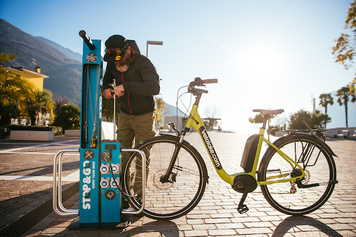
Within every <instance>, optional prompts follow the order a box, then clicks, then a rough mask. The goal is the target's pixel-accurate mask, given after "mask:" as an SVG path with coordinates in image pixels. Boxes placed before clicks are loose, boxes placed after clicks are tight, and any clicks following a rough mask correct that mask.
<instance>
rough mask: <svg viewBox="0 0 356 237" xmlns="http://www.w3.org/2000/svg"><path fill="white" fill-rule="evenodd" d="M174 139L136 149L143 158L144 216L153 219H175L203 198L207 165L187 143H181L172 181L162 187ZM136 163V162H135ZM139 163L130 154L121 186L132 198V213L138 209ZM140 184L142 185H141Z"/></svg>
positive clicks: (161, 139) (158, 140) (153, 140)
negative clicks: (143, 153)
mask: <svg viewBox="0 0 356 237" xmlns="http://www.w3.org/2000/svg"><path fill="white" fill-rule="evenodd" d="M177 139H178V137H176V136H170V135H162V136H157V137H153V138H150V139H147V140H145V141H144V142H143V143H142V144H140V145H138V146H137V147H136V149H139V150H142V151H144V152H145V154H146V157H147V158H146V167H147V168H146V173H147V174H146V177H147V179H146V180H147V181H146V202H145V208H144V210H143V214H144V215H146V216H148V217H150V218H153V219H164V220H169V219H175V218H178V217H181V216H183V215H185V214H187V213H188V212H190V211H191V210H192V209H193V208H194V207H195V206H196V205H197V204H198V203H199V201H200V199H201V198H202V197H203V194H204V191H205V187H206V183H207V182H208V175H207V169H206V165H205V163H204V161H203V159H202V157H201V155H200V154H199V152H198V151H197V150H196V149H195V148H194V147H193V146H192V145H190V144H189V143H188V142H187V141H185V140H184V141H183V143H182V147H181V149H180V152H179V154H178V157H177V160H176V163H175V165H174V168H173V171H172V172H174V173H175V174H176V175H175V181H174V182H169V183H162V182H161V181H160V178H161V177H162V175H164V174H165V173H166V170H167V168H168V164H169V162H170V160H171V157H172V154H173V151H174V149H175V147H176V146H177ZM137 161H138V162H137ZM141 164H142V162H141V161H140V157H139V156H138V155H137V154H135V153H133V154H132V155H131V156H130V158H129V159H128V162H127V164H126V167H125V170H124V173H123V174H124V175H123V179H124V180H123V185H124V189H125V191H126V192H127V193H128V194H129V195H131V196H132V197H130V198H128V201H129V203H130V204H131V206H132V207H133V208H135V209H139V208H140V207H141V203H140V192H141V190H142V184H141V183H142V177H140V173H141V172H137V171H139V170H142V165H141ZM140 184H141V185H140Z"/></svg>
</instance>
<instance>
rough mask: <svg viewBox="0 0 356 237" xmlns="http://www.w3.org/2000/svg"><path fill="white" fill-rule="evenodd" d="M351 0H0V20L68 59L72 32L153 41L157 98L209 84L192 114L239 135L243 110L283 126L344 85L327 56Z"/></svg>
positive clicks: (75, 44)
mask: <svg viewBox="0 0 356 237" xmlns="http://www.w3.org/2000/svg"><path fill="white" fill-rule="evenodd" d="M351 2H353V1H351V0H313V1H310V0H298V1H292V0H269V1H265V0H249V1H246V0H220V1H210V0H205V1H202V0H195V1H188V0H180V1H163V0H162V1H144V0H131V1H121V0H107V1H106V0H103V1H93V0H86V1H83V0H76V1H73V0H70V1H69V0H61V1H48V0H34V1H27V0H22V1H20V0H1V1H0V18H2V19H4V20H6V21H8V22H9V23H11V24H12V25H14V26H16V27H18V28H20V29H21V30H23V31H25V32H27V33H29V34H31V35H33V36H42V37H45V38H47V39H49V40H52V41H54V42H56V43H58V44H60V45H62V46H63V47H66V48H69V49H71V50H72V51H74V52H78V53H82V48H83V42H82V39H81V38H80V37H79V36H78V32H79V31H80V30H85V31H86V32H87V35H88V36H89V37H90V38H92V39H99V40H102V43H103V44H104V42H105V40H106V39H107V38H108V37H110V36H111V35H113V34H121V35H123V36H125V37H126V38H127V39H133V40H136V42H137V44H138V46H139V48H140V50H141V53H142V54H146V42H147V41H148V40H157V41H163V45H151V46H150V48H149V58H150V60H151V61H152V62H153V64H154V65H155V67H156V68H157V71H158V74H159V76H160V78H161V79H162V81H161V93H160V95H159V97H162V98H163V100H164V101H165V102H166V103H169V104H171V105H176V99H177V90H178V89H179V88H180V87H182V86H185V85H188V84H189V82H190V81H192V80H194V78H195V77H201V78H202V79H211V78H217V79H218V80H219V83H218V84H210V85H208V86H207V88H206V89H208V90H209V93H208V94H206V95H203V98H202V100H201V103H200V109H199V112H200V114H201V116H202V117H205V116H207V111H209V110H210V111H214V110H215V111H217V112H216V113H215V114H214V115H215V117H219V118H221V119H222V128H223V130H231V131H236V132H247V130H248V132H249V130H250V129H251V124H250V123H249V122H248V118H249V117H254V116H255V113H253V112H252V110H253V109H257V108H260V109H284V110H285V112H284V113H283V114H282V115H279V119H278V121H283V120H286V119H287V118H289V116H290V115H291V114H292V113H296V112H297V111H299V110H301V109H304V110H307V111H312V108H313V106H312V102H311V101H312V98H316V101H317V102H316V103H317V104H318V101H319V99H318V97H319V94H321V93H330V92H332V91H336V90H338V89H340V88H341V87H343V86H346V85H347V84H348V83H349V82H351V81H352V79H353V77H354V75H355V70H345V69H344V67H343V66H342V65H340V64H337V63H335V62H334V60H335V59H334V56H333V55H332V53H331V52H332V47H333V46H334V45H335V40H336V39H337V38H338V37H339V36H340V35H341V33H345V32H347V30H345V29H344V25H345V23H344V22H345V20H346V17H347V11H348V8H349V6H350V3H351ZM180 91H181V92H184V89H182V90H180ZM189 102H190V95H189V94H185V95H183V96H182V100H180V101H179V108H180V109H181V110H182V111H183V112H185V111H186V110H187V109H186V107H188V106H189V105H190V103H189ZM336 104H337V103H336ZM337 106H338V105H337ZM352 106H353V105H352ZM353 107H354V106H353ZM350 122H351V124H350ZM352 122H353V121H349V125H350V126H356V124H355V125H353V124H352Z"/></svg>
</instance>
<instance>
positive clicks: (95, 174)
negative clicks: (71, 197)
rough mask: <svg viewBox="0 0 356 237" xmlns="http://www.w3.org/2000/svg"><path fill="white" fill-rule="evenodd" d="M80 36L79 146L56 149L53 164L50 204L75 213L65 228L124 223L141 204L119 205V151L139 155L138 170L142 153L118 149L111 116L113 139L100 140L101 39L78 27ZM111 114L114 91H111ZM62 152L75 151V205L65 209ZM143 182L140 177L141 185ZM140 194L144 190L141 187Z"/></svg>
mask: <svg viewBox="0 0 356 237" xmlns="http://www.w3.org/2000/svg"><path fill="white" fill-rule="evenodd" d="M79 35H80V36H81V37H82V38H83V41H84V43H83V58H82V72H83V73H82V88H81V95H82V99H81V113H80V147H79V150H78V149H73V148H71V149H63V150H60V151H58V152H57V153H56V155H55V157H54V167H53V208H54V211H55V212H56V213H57V214H58V215H62V216H67V215H78V217H77V218H76V220H75V221H74V222H73V223H72V224H71V226H70V227H69V228H108V227H124V226H126V225H127V222H126V221H124V219H125V218H124V215H127V214H140V213H141V212H142V211H143V209H144V205H145V198H143V199H142V206H141V208H140V210H129V209H122V203H121V199H122V196H123V195H124V193H122V192H121V189H120V188H119V187H118V185H119V184H120V178H121V177H120V175H121V174H120V170H122V169H121V167H120V154H121V152H131V153H134V154H136V155H138V156H141V157H142V161H143V164H142V174H143V175H144V173H145V172H146V169H145V167H146V164H145V161H146V157H145V154H144V152H142V151H140V150H137V149H121V148H120V143H119V141H117V140H116V136H115V134H116V132H115V117H114V136H113V140H102V139H101V134H102V132H104V131H102V127H101V108H100V105H101V104H102V103H101V96H100V82H101V80H102V76H101V75H102V66H103V60H102V56H101V52H102V43H101V40H91V39H90V38H89V37H88V36H87V35H86V33H85V31H80V32H79ZM114 116H115V95H114ZM66 152H71V153H73V152H79V156H80V158H79V172H80V177H79V209H67V208H65V207H64V205H63V202H62V181H61V178H62V158H63V154H64V153H66ZM145 186H146V180H145V179H143V181H142V187H145ZM143 196H144V190H143Z"/></svg>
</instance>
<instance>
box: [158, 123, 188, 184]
mask: <svg viewBox="0 0 356 237" xmlns="http://www.w3.org/2000/svg"><path fill="white" fill-rule="evenodd" d="M169 125H170V126H171V127H172V128H173V130H174V131H176V132H177V133H178V136H177V138H178V140H177V143H176V145H175V148H174V152H173V155H172V158H171V161H170V163H169V166H168V168H167V171H166V174H165V175H163V176H162V177H161V178H160V181H161V182H162V183H167V182H169V183H173V182H176V177H177V173H174V172H173V167H174V164H175V163H176V160H177V157H178V154H179V151H180V149H181V148H182V145H183V140H184V135H185V132H184V131H183V132H182V133H180V132H179V131H178V130H177V129H175V127H174V123H170V124H169Z"/></svg>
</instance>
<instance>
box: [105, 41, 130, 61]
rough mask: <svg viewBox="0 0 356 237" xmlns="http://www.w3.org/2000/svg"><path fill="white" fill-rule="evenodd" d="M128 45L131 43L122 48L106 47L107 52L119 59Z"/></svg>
mask: <svg viewBox="0 0 356 237" xmlns="http://www.w3.org/2000/svg"><path fill="white" fill-rule="evenodd" d="M128 46H129V44H126V46H125V47H123V48H122V49H120V48H113V49H105V53H106V54H110V55H113V56H116V57H115V60H116V61H119V60H121V58H122V57H123V56H124V55H125V53H126V50H127V47H128Z"/></svg>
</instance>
